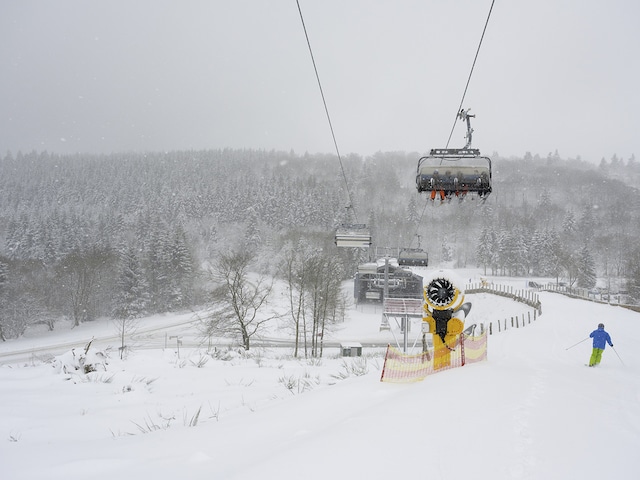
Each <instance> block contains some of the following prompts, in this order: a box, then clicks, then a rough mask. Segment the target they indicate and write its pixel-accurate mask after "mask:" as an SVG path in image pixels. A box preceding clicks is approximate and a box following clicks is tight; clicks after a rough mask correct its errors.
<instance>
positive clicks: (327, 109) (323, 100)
mask: <svg viewBox="0 0 640 480" xmlns="http://www.w3.org/2000/svg"><path fill="white" fill-rule="evenodd" d="M296 4H297V5H298V12H299V14H300V22H301V23H302V29H303V30H304V36H305V38H306V40H307V47H308V48H309V55H310V56H311V63H313V70H314V72H315V74H316V80H317V82H318V88H319V89H320V96H321V97H322V104H323V105H324V111H325V113H326V115H327V121H328V122H329V130H330V131H331V138H332V139H333V145H334V147H335V149H336V154H337V155H338V162H340V171H341V172H342V179H343V180H344V185H345V189H346V191H347V197H348V200H349V205H348V207H347V208H350V209H351V210H352V211H353V215H354V217H355V221H356V223H358V214H357V213H356V211H355V208H354V207H353V200H352V198H351V192H350V190H349V183H348V182H347V175H346V174H345V172H344V165H343V164H342V157H341V155H340V149H339V148H338V142H337V140H336V135H335V132H334V130H333V123H332V122H331V115H329V108H328V107H327V101H326V99H325V96H324V90H323V89H322V83H321V82H320V74H319V73H318V67H317V66H316V60H315V57H314V56H313V49H312V48H311V41H310V40H309V34H308V33H307V26H306V25H305V23H304V17H303V15H302V9H301V8H300V1H299V0H296Z"/></svg>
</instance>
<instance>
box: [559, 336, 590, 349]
mask: <svg viewBox="0 0 640 480" xmlns="http://www.w3.org/2000/svg"><path fill="white" fill-rule="evenodd" d="M587 340H589V337H587V338H585V339H584V340H580V341H579V342H578V343H576V344H575V345H571V346H570V347H568V348H565V350H569V349H570V348H573V347H576V346H578V345H580V344H581V343H582V342H586V341H587Z"/></svg>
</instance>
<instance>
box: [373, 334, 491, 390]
mask: <svg viewBox="0 0 640 480" xmlns="http://www.w3.org/2000/svg"><path fill="white" fill-rule="evenodd" d="M435 343H436V344H438V346H437V347H436V348H435V350H434V349H430V350H428V351H426V352H423V353H419V354H416V355H407V354H405V353H402V352H401V351H400V350H399V349H397V348H395V347H393V346H391V345H389V346H387V354H386V356H385V358H384V366H383V367H382V375H381V376H380V381H381V382H393V383H410V382H417V381H420V380H423V379H424V378H425V377H426V376H427V375H431V374H433V373H436V372H440V371H442V370H448V369H450V368H457V367H462V366H464V365H465V364H466V363H476V362H481V361H483V360H486V359H487V332H486V331H485V332H483V333H481V334H480V335H477V336H469V335H465V334H462V335H460V337H459V338H458V340H457V341H456V342H455V344H454V346H455V348H453V350H450V349H449V348H447V347H446V346H445V345H444V344H442V342H435ZM434 359H435V365H434ZM442 359H446V361H444V362H443V360H442Z"/></svg>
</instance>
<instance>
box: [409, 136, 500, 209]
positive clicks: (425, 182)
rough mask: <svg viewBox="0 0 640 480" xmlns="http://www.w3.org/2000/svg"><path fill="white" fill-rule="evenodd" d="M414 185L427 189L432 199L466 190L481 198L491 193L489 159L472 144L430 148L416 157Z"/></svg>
mask: <svg viewBox="0 0 640 480" xmlns="http://www.w3.org/2000/svg"><path fill="white" fill-rule="evenodd" d="M416 188H417V189H418V192H420V193H421V192H431V198H432V199H435V198H436V197H437V196H440V199H441V200H444V199H445V198H451V197H453V196H456V197H459V198H462V197H464V196H465V195H467V194H469V193H471V194H477V195H478V196H479V197H480V198H485V197H487V196H488V195H489V194H490V193H491V159H490V158H489V157H484V156H481V155H480V150H478V149H475V148H460V149H458V148H440V149H432V150H431V152H430V153H429V155H427V156H424V157H422V158H420V160H418V169H417V175H416Z"/></svg>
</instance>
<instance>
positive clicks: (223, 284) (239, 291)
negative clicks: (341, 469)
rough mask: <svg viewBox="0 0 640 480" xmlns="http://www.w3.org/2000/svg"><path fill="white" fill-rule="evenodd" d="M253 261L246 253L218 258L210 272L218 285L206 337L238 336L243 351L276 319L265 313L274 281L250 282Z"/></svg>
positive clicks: (259, 279) (275, 315)
mask: <svg viewBox="0 0 640 480" xmlns="http://www.w3.org/2000/svg"><path fill="white" fill-rule="evenodd" d="M252 261H253V255H252V254H250V253H248V252H246V251H238V252H232V253H229V254H222V255H220V259H219V261H218V263H217V264H216V265H215V266H214V267H213V268H212V271H211V274H212V277H213V279H214V281H215V282H216V283H217V284H218V286H217V287H216V288H215V290H214V291H213V300H212V311H211V313H210V314H209V315H208V317H207V319H206V331H205V333H206V334H207V335H208V336H212V335H215V334H218V335H222V336H234V337H238V338H240V339H241V342H242V346H243V348H244V349H245V350H249V348H250V346H251V339H252V337H253V336H254V335H256V334H257V333H258V332H259V331H260V330H261V329H262V328H263V327H264V326H265V324H266V323H268V322H269V321H271V320H273V319H274V318H277V317H278V315H277V314H275V313H273V312H265V309H266V307H267V305H268V299H269V296H270V294H271V290H272V288H273V282H267V280H266V279H265V278H264V277H261V276H259V277H257V278H256V279H255V280H253V281H252V280H251V279H250V278H249V277H250V272H249V267H250V265H251V263H252Z"/></svg>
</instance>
